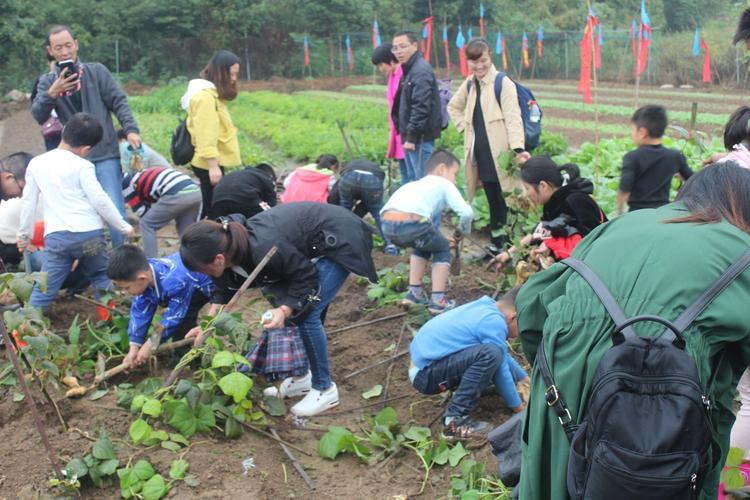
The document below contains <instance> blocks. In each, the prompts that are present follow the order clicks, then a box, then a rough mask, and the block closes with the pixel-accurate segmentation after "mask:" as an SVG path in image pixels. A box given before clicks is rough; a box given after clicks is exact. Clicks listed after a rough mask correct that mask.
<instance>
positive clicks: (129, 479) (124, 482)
mask: <svg viewBox="0 0 750 500" xmlns="http://www.w3.org/2000/svg"><path fill="white" fill-rule="evenodd" d="M117 477H119V478H120V490H123V491H124V490H129V489H131V488H132V487H133V486H135V485H136V484H138V483H140V482H141V480H140V479H139V478H138V475H137V474H136V473H135V471H134V470H133V469H132V468H130V467H127V468H124V469H117ZM123 496H125V495H123Z"/></svg>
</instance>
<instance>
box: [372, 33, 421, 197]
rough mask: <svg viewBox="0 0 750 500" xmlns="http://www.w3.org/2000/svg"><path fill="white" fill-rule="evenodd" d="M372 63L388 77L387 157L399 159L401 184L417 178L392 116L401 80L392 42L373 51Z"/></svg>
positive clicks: (399, 65)
mask: <svg viewBox="0 0 750 500" xmlns="http://www.w3.org/2000/svg"><path fill="white" fill-rule="evenodd" d="M372 64H374V65H375V66H377V68H378V71H380V72H381V73H382V74H383V75H384V76H387V77H388V91H387V94H386V95H387V97H388V126H389V128H390V131H391V134H390V136H389V137H388V154H387V155H386V158H393V159H395V160H398V168H399V170H400V171H401V185H404V184H406V183H407V182H411V181H413V180H416V179H412V178H411V176H410V175H409V172H408V170H407V168H406V162H405V161H404V150H403V148H402V147H401V137H400V136H399V135H398V132H396V126H395V125H394V124H393V119H392V118H391V109H393V100H394V98H395V97H396V91H398V84H399V82H400V81H401V75H402V73H403V71H402V70H401V64H399V62H398V60H397V59H396V56H394V55H393V52H392V51H391V44H390V43H386V44H383V45H381V46H379V47H377V48H376V49H375V50H373V51H372Z"/></svg>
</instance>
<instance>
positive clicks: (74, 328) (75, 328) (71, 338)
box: [68, 314, 81, 345]
mask: <svg viewBox="0 0 750 500" xmlns="http://www.w3.org/2000/svg"><path fill="white" fill-rule="evenodd" d="M80 339H81V327H80V325H79V324H78V315H77V314H76V316H75V318H73V322H72V323H71V324H70V327H69V328H68V342H69V343H70V345H78V341H79V340H80Z"/></svg>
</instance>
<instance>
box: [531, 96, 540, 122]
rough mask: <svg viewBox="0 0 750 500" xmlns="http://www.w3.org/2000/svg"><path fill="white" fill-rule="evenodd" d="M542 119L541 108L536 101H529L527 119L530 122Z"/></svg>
mask: <svg viewBox="0 0 750 500" xmlns="http://www.w3.org/2000/svg"><path fill="white" fill-rule="evenodd" d="M541 119H542V110H541V109H539V106H538V105H537V103H536V101H530V102H529V121H530V122H531V123H539V121H540V120H541Z"/></svg>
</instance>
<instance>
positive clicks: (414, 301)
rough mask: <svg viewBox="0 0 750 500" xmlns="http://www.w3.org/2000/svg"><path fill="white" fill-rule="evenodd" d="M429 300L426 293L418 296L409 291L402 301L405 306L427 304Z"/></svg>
mask: <svg viewBox="0 0 750 500" xmlns="http://www.w3.org/2000/svg"><path fill="white" fill-rule="evenodd" d="M428 302H429V301H428V300H427V296H426V295H425V294H424V293H423V294H422V296H421V297H419V298H417V296H416V295H414V294H413V293H411V292H409V293H407V294H406V296H405V297H404V299H403V300H402V301H401V305H402V306H404V307H413V306H426V305H427V303H428Z"/></svg>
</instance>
